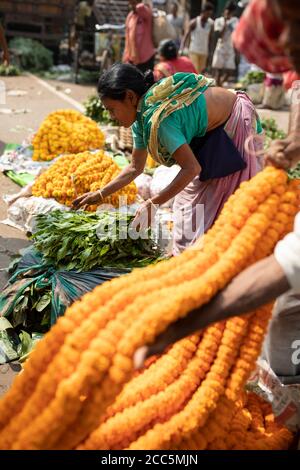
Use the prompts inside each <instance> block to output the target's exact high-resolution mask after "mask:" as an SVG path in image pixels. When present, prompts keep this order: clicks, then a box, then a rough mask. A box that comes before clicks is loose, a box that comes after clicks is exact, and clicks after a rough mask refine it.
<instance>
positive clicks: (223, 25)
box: [212, 2, 238, 86]
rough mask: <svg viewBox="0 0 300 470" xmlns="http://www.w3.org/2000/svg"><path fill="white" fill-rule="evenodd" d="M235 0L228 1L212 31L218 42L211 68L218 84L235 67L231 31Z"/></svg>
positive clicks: (225, 78) (235, 20) (234, 18)
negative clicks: (215, 34)
mask: <svg viewBox="0 0 300 470" xmlns="http://www.w3.org/2000/svg"><path fill="white" fill-rule="evenodd" d="M235 10H236V4H235V2H229V3H228V4H227V5H226V7H225V10H224V15H223V16H221V17H220V18H217V19H216V20H215V24H214V31H215V32H216V33H217V35H218V42H217V45H216V49H215V52H214V55H213V61H212V68H213V70H214V75H215V79H216V82H217V85H218V86H222V84H223V83H224V82H225V81H227V80H228V77H229V75H230V73H232V72H233V71H234V70H235V69H236V59H235V50H234V46H233V43H232V38H231V36H232V33H233V31H234V29H235V28H236V26H237V23H238V18H236V17H235V16H234V13H235Z"/></svg>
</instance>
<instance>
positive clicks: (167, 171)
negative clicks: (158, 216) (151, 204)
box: [150, 165, 180, 207]
mask: <svg viewBox="0 0 300 470" xmlns="http://www.w3.org/2000/svg"><path fill="white" fill-rule="evenodd" d="M179 171H180V166H179V165H173V166H171V167H166V166H163V165H161V166H159V167H158V168H156V170H155V171H154V174H153V178H152V181H151V183H150V194H151V197H154V196H156V195H157V194H159V193H160V192H161V191H162V190H163V189H165V188H166V187H167V186H168V185H169V184H170V183H171V182H172V181H173V179H174V178H175V177H176V176H177V174H178V173H179ZM173 202H174V198H173V199H170V200H169V201H167V202H166V203H165V204H162V205H161V207H172V206H173Z"/></svg>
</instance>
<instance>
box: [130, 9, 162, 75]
mask: <svg viewBox="0 0 300 470" xmlns="http://www.w3.org/2000/svg"><path fill="white" fill-rule="evenodd" d="M128 3H129V7H130V8H131V11H130V12H129V13H128V15H127V18H126V24H125V26H126V30H125V50H124V56H123V62H128V63H130V64H133V65H135V66H136V67H138V69H140V70H141V71H142V72H146V70H148V69H151V70H153V67H154V58H155V48H154V44H153V38H152V21H153V19H152V9H151V7H150V6H149V5H145V4H144V3H140V2H139V1H138V0H129V1H128Z"/></svg>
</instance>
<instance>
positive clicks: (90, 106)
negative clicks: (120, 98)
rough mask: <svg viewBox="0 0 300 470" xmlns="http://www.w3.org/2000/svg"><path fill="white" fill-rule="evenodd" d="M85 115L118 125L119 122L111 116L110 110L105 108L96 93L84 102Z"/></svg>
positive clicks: (97, 120) (100, 121)
mask: <svg viewBox="0 0 300 470" xmlns="http://www.w3.org/2000/svg"><path fill="white" fill-rule="evenodd" d="M84 106H85V115H86V116H88V117H90V118H91V119H93V120H94V121H96V122H99V123H101V124H107V125H111V126H117V125H118V124H117V122H116V121H113V120H112V119H111V118H110V115H109V112H108V111H107V110H106V109H105V108H104V106H103V105H102V103H101V101H100V99H99V98H98V96H96V95H92V96H90V97H89V98H88V99H87V100H86V101H85V103H84Z"/></svg>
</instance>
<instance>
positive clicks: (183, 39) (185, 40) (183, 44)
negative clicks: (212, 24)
mask: <svg viewBox="0 0 300 470" xmlns="http://www.w3.org/2000/svg"><path fill="white" fill-rule="evenodd" d="M195 28H196V19H193V20H192V21H190V24H189V27H188V29H187V31H186V33H185V35H184V36H183V38H182V41H181V44H180V51H183V50H184V48H185V44H186V42H187V40H188V39H189V38H190V35H191V32H192V31H193V30H194V29H195Z"/></svg>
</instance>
